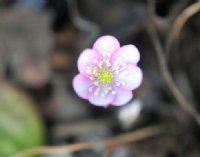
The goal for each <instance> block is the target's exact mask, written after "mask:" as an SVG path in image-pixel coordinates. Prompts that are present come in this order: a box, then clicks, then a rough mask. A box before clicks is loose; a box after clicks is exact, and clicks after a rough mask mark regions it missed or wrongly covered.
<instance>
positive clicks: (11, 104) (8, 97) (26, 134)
mask: <svg viewBox="0 0 200 157" xmlns="http://www.w3.org/2000/svg"><path fill="white" fill-rule="evenodd" d="M34 106H35V105H34V103H33V102H32V101H31V99H30V98H28V97H27V96H26V95H25V94H23V93H22V92H20V91H18V90H17V89H15V88H13V87H10V86H8V85H5V84H2V83H1V84H0V157H11V156H12V155H13V154H15V153H17V152H19V151H22V150H25V149H29V148H32V147H35V146H39V145H41V144H42V143H43V137H44V135H43V133H44V130H43V125H42V122H41V119H40V117H39V116H38V114H37V112H36V110H35V108H34Z"/></svg>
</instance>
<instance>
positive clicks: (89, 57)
mask: <svg viewBox="0 0 200 157" xmlns="http://www.w3.org/2000/svg"><path fill="white" fill-rule="evenodd" d="M95 59H97V60H99V59H101V56H100V55H99V54H98V53H97V52H96V51H95V50H92V49H85V50H84V51H83V52H82V53H81V54H80V56H79V58H78V70H79V72H80V73H82V74H86V68H87V66H92V65H93V61H94V60H95Z"/></svg>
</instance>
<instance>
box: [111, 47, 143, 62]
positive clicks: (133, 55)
mask: <svg viewBox="0 0 200 157" xmlns="http://www.w3.org/2000/svg"><path fill="white" fill-rule="evenodd" d="M118 58H121V59H122V62H125V63H129V64H137V63H138V62H139V60H140V53H139V51H138V49H137V48H136V47H135V46H134V45H125V46H122V47H121V48H120V49H119V50H118V51H117V52H116V53H114V54H113V55H112V59H111V62H114V61H115V60H117V59H118Z"/></svg>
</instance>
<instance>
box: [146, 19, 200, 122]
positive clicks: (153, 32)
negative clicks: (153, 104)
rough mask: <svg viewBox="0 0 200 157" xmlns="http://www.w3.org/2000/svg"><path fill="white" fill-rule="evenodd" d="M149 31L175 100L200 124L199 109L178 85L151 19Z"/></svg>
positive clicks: (162, 70) (163, 73)
mask: <svg viewBox="0 0 200 157" xmlns="http://www.w3.org/2000/svg"><path fill="white" fill-rule="evenodd" d="M147 31H148V33H149V35H150V37H151V39H152V42H153V45H154V47H155V52H156V56H157V61H158V64H159V68H160V72H161V75H162V76H163V79H164V81H165V82H166V84H167V86H168V88H169V90H170V91H171V93H172V94H173V96H174V98H175V100H176V101H177V102H178V104H179V105H180V106H181V107H182V108H183V109H184V110H185V111H186V112H187V113H189V114H190V115H191V116H192V117H193V118H194V119H195V120H196V121H197V123H198V124H199V125H200V116H199V114H198V112H197V110H196V109H195V108H194V105H193V104H191V103H190V102H189V101H188V100H187V99H186V98H185V97H184V95H183V94H182V93H181V91H180V90H179V88H178V87H177V86H176V84H175V82H174V80H173V78H172V76H171V74H170V72H169V70H168V68H167V62H166V59H165V55H164V54H165V53H164V50H163V48H162V45H161V43H160V40H159V37H158V35H157V32H156V30H155V29H154V27H153V25H152V22H151V21H150V22H149V23H148V25H147Z"/></svg>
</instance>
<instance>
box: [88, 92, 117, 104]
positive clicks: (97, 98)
mask: <svg viewBox="0 0 200 157" xmlns="http://www.w3.org/2000/svg"><path fill="white" fill-rule="evenodd" d="M113 99H114V96H113V94H111V93H109V94H107V95H106V96H105V97H103V96H101V95H100V94H99V95H94V94H93V93H91V94H90V95H89V102H90V103H91V104H93V105H95V106H104V107H106V106H108V105H109V104H110V103H111V102H112V101H113Z"/></svg>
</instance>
